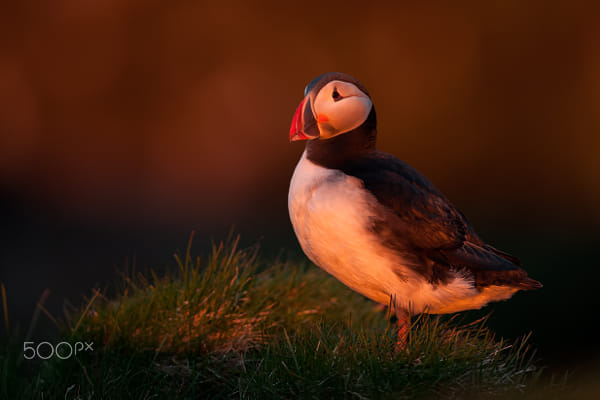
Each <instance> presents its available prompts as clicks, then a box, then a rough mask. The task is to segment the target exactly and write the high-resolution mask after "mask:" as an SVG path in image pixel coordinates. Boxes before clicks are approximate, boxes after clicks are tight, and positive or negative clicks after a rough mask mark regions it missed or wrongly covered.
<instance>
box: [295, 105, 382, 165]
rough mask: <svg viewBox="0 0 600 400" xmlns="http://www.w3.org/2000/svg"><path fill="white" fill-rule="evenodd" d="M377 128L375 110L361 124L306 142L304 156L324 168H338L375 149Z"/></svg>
mask: <svg viewBox="0 0 600 400" xmlns="http://www.w3.org/2000/svg"><path fill="white" fill-rule="evenodd" d="M376 139H377V128H376V121H375V110H372V111H371V113H370V114H369V117H368V118H367V120H366V121H365V123H363V124H362V125H361V126H359V127H358V128H356V129H353V130H351V131H349V132H345V133H342V134H339V135H337V136H334V137H332V138H330V139H325V140H321V139H314V140H309V141H308V143H306V157H307V158H308V159H309V160H310V161H312V162H313V163H315V164H317V165H320V166H322V167H325V168H334V169H339V168H340V167H341V166H342V165H344V164H345V163H346V162H348V161H350V160H352V159H354V158H356V157H359V156H361V155H364V154H367V153H370V152H373V151H375V141H376Z"/></svg>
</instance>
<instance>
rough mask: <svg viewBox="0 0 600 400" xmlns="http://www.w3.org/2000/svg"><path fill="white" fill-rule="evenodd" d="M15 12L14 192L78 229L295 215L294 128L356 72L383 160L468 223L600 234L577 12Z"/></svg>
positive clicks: (599, 56)
mask: <svg viewBox="0 0 600 400" xmlns="http://www.w3.org/2000/svg"><path fill="white" fill-rule="evenodd" d="M3 7H4V8H5V10H6V9H8V10H6V11H5V12H2V13H1V15H0V26H1V27H0V32H1V35H0V37H1V39H0V43H1V47H0V185H1V186H0V187H1V188H2V189H3V191H7V192H9V193H16V194H18V196H21V197H23V198H26V199H33V200H35V201H36V202H38V203H39V204H43V205H44V207H50V208H51V209H53V210H58V211H61V210H62V212H64V214H65V215H67V216H68V217H69V218H77V219H82V220H85V221H87V220H89V221H92V222H93V221H95V222H97V223H102V224H106V223H112V222H114V221H126V222H127V221H128V222H130V223H132V224H133V223H142V224H143V223H148V221H149V220H150V221H152V223H160V224H178V225H180V224H183V225H185V224H189V225H197V224H200V223H206V224H208V225H210V226H218V225H231V224H233V223H236V224H240V223H241V224H243V223H244V221H254V222H256V223H259V224H260V219H258V218H256V215H257V214H259V215H260V214H264V215H268V217H269V218H268V219H269V220H270V221H272V220H273V217H276V218H279V219H282V218H283V219H284V218H285V206H286V190H287V184H288V182H289V177H290V175H291V172H292V170H293V167H294V165H295V162H296V160H297V158H298V156H299V153H300V151H301V145H299V144H289V143H288V142H287V140H288V138H287V131H288V127H289V124H290V121H291V116H292V114H293V112H294V110H295V107H296V105H297V103H298V102H299V101H300V99H301V97H302V91H303V88H304V85H305V84H306V83H308V81H310V80H311V79H312V78H313V77H314V76H316V75H318V74H320V73H323V72H327V71H331V70H339V71H343V72H347V73H350V74H352V75H355V76H356V77H358V78H359V79H360V80H361V81H363V83H364V84H365V85H366V86H367V87H368V88H369V90H370V92H371V94H372V96H373V98H374V101H375V105H376V108H377V111H378V117H379V121H380V136H379V137H380V140H379V148H380V149H383V150H385V151H388V152H391V153H393V154H395V155H397V156H399V157H400V158H403V159H404V160H406V161H408V162H409V163H411V164H412V165H414V166H415V167H416V168H417V169H419V170H421V171H422V172H423V173H425V174H426V175H427V176H428V177H430V179H431V180H432V181H433V182H434V183H435V184H436V185H438V186H439V187H440V188H441V189H442V190H443V191H444V192H446V194H447V195H448V196H449V197H450V199H452V200H453V201H454V202H455V203H457V205H458V206H459V207H460V208H462V209H464V210H465V212H466V213H467V214H474V215H475V218H481V219H482V220H484V221H489V222H501V221H506V219H507V218H508V219H509V221H510V220H511V219H514V221H523V224H533V225H538V224H546V223H548V222H550V223H551V224H552V225H554V224H557V223H558V224H568V225H570V226H571V225H572V224H577V223H580V224H588V223H590V222H593V223H595V224H597V223H599V222H600V211H599V208H598V207H597V205H598V204H599V203H600V112H599V110H600V73H599V72H598V71H600V51H599V50H598V49H599V48H600V42H599V38H600V25H599V24H598V23H597V20H596V18H595V16H594V13H593V12H591V10H589V9H586V8H585V7H583V6H582V7H579V6H577V5H576V4H575V3H568V4H562V5H559V4H554V3H552V2H551V3H549V2H545V1H537V2H527V3H522V2H516V1H515V2H501V4H492V3H482V4H479V3H477V2H475V3H474V5H471V6H470V7H464V8H460V7H456V6H455V5H453V4H449V5H446V6H444V5H428V4H421V3H413V4H411V3H408V4H407V3H406V2H383V3H379V2H373V3H369V4H367V3H364V2H338V3H337V4H331V3H330V4H327V5H325V4H321V3H320V2H315V3H313V4H309V2H303V3H302V7H298V5H295V6H293V5H291V3H290V4H288V3H285V2H271V3H263V4H262V5H250V4H249V3H248V2H243V1H237V2H235V1H234V2H216V3H215V2H210V3H207V2H197V1H180V2H157V1H152V2H148V1H105V2H93V1H86V2H81V1H66V0H63V1H53V2H46V3H42V4H21V3H16V4H10V5H4V6H3ZM278 222H281V223H287V221H278ZM257 235H260V232H257Z"/></svg>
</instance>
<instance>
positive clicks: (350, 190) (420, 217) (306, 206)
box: [288, 72, 542, 346]
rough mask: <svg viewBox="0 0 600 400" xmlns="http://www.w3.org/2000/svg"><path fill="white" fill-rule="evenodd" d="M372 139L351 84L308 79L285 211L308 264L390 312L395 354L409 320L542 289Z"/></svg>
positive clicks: (373, 129) (363, 93) (372, 123)
mask: <svg viewBox="0 0 600 400" xmlns="http://www.w3.org/2000/svg"><path fill="white" fill-rule="evenodd" d="M376 138H377V120H376V116H375V108H374V106H373V102H372V100H371V97H370V95H369V92H368V91H367V89H366V88H365V87H364V86H363V85H362V84H361V83H360V82H359V81H358V80H357V79H355V78H354V77H352V76H350V75H347V74H344V73H339V72H330V73H326V74H323V75H320V76H318V77H316V78H315V79H313V80H312V81H311V82H310V83H309V84H308V86H306V89H305V91H304V99H303V100H302V102H301V103H300V105H299V106H298V108H297V109H296V112H295V114H294V117H293V119H292V126H291V129H290V141H297V140H306V148H305V150H304V152H303V154H302V156H301V158H300V161H299V162H298V165H297V166H296V169H295V171H294V174H293V176H292V179H291V183H290V189H289V194H288V208H289V214H290V219H291V222H292V225H293V228H294V232H295V234H296V236H297V238H298V241H299V242H300V246H301V247H302V249H303V251H304V253H305V254H306V255H307V256H308V258H309V259H310V260H311V261H312V262H313V263H314V264H316V265H317V266H319V267H321V268H322V269H324V270H325V271H327V272H328V273H330V274H331V275H333V276H334V277H336V278H337V279H338V280H340V281H341V282H342V283H344V284H345V285H346V286H348V287H350V288H351V289H353V290H355V291H357V292H358V293H361V294H362V295H364V296H366V297H368V298H370V299H372V300H374V301H376V302H378V303H381V304H383V305H386V306H387V305H391V306H392V307H393V308H394V310H395V313H396V315H397V318H398V328H399V332H398V334H399V339H398V343H399V345H401V346H402V345H403V344H404V343H405V340H406V335H407V333H408V329H409V327H410V321H411V317H412V316H413V315H416V314H420V313H430V314H445V313H454V312H459V311H464V310H469V309H479V308H481V307H483V306H484V305H486V304H487V303H489V302H491V301H498V300H506V299H508V298H510V297H511V296H512V295H513V294H514V293H515V292H516V291H518V290H530V289H536V288H540V287H541V286H542V284H541V283H540V282H538V281H536V280H534V279H531V278H529V277H528V276H527V273H526V272H525V271H524V270H523V269H521V268H520V266H521V263H520V261H519V259H518V258H516V257H514V256H512V255H510V254H507V253H505V252H503V251H500V250H498V249H495V248H494V247H492V246H490V245H488V244H486V243H485V242H483V241H482V240H481V239H480V238H479V236H478V235H477V234H476V233H475V231H474V230H473V228H472V227H471V225H470V224H469V222H468V221H467V219H466V217H465V216H464V215H463V214H462V213H461V212H460V211H459V210H458V209H457V208H456V207H454V206H453V205H452V203H450V201H449V200H448V199H447V198H446V196H444V195H443V194H442V193H441V192H440V191H439V190H438V189H437V188H436V187H435V186H434V185H433V184H432V183H431V182H430V181H429V180H428V179H427V178H425V176H423V175H422V174H421V173H419V172H418V171H417V170H415V169H414V168H412V167H411V166H410V165H408V164H407V163H405V162H404V161H402V160H400V159H398V158H396V157H394V156H393V155H390V154H387V153H384V152H382V151H378V150H376V147H375V142H376Z"/></svg>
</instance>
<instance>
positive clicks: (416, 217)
mask: <svg viewBox="0 0 600 400" xmlns="http://www.w3.org/2000/svg"><path fill="white" fill-rule="evenodd" d="M343 171H344V172H345V173H347V174H349V175H352V176H355V177H357V178H358V179H360V180H362V181H363V184H364V186H365V189H367V190H368V191H369V192H371V194H372V195H373V196H375V198H376V199H377V202H378V203H379V204H377V205H375V206H374V207H375V208H376V209H377V212H378V213H379V214H382V215H381V217H382V218H381V220H380V221H376V222H375V224H376V226H375V229H376V230H378V231H379V232H378V233H379V234H380V235H381V234H383V236H388V235H392V236H397V237H396V238H393V237H391V238H388V239H389V240H392V241H394V240H397V241H398V242H399V243H405V244H406V245H410V246H411V247H413V248H417V249H422V250H439V249H448V250H449V249H456V248H459V247H460V246H461V245H462V244H463V243H464V242H465V240H466V239H472V240H473V241H474V242H476V243H480V242H481V241H480V239H479V238H478V237H477V235H476V234H475V233H474V232H473V230H472V228H471V227H470V226H469V224H468V222H467V221H466V219H465V218H464V217H463V215H462V214H461V213H460V212H459V211H458V210H457V209H456V208H455V207H454V206H453V205H452V204H451V203H450V202H449V201H448V200H447V199H446V197H445V196H444V195H443V194H442V193H441V192H440V191H439V190H438V189H437V188H435V186H433V184H431V182H429V181H428V180H427V178H425V177H424V176H423V175H422V174H420V173H419V172H418V171H416V170H415V169H414V168H412V167H411V166H410V165H408V164H406V163H405V162H403V161H401V160H399V159H398V158H396V157H394V156H391V155H389V154H386V153H382V152H376V153H374V154H371V155H368V156H365V157H361V158H357V159H355V160H354V161H353V162H352V163H351V164H348V165H346V166H344V168H343Z"/></svg>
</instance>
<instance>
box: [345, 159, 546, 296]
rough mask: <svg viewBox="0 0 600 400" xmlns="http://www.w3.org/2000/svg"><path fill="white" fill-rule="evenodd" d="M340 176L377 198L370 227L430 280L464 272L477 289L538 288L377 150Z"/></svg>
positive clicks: (414, 175) (423, 182)
mask: <svg viewBox="0 0 600 400" xmlns="http://www.w3.org/2000/svg"><path fill="white" fill-rule="evenodd" d="M344 172H345V173H348V174H350V175H353V176H355V177H357V178H359V179H361V180H362V181H363V184H364V186H365V188H366V189H367V190H369V191H370V192H371V194H373V196H374V197H375V198H376V199H377V204H376V205H374V206H373V207H374V210H375V212H376V214H377V215H378V218H375V219H374V221H373V229H374V230H375V231H376V232H377V234H378V235H379V237H380V238H381V239H382V241H383V242H384V244H385V245H387V246H389V247H391V248H394V249H396V250H399V251H400V252H402V253H405V254H406V253H408V254H419V255H420V259H418V260H415V268H417V269H419V272H421V273H422V274H423V275H425V276H427V277H428V278H429V280H430V281H432V282H435V281H443V280H444V277H445V276H447V273H448V271H449V270H466V271H468V272H470V273H471V274H472V276H473V278H474V281H475V284H476V285H477V286H489V285H494V284H501V285H510V286H515V287H520V288H524V289H525V288H529V289H531V288H535V287H540V284H539V282H537V281H534V280H533V279H530V278H528V277H527V274H526V273H525V271H523V270H522V269H521V268H519V266H520V262H519V260H518V259H517V258H516V257H513V256H511V255H509V254H507V253H504V252H502V251H500V250H497V249H495V248H493V247H492V246H489V245H487V244H485V243H484V242H483V241H482V240H481V239H480V238H479V237H478V236H477V234H476V233H475V231H474V230H473V228H472V227H471V226H470V225H469V223H468V221H467V220H466V218H465V217H464V215H463V214H462V213H461V212H460V211H458V210H457V209H456V208H455V207H454V206H453V205H452V203H450V201H449V200H448V199H447V198H446V197H445V196H444V195H443V194H442V193H441V192H440V191H439V190H438V189H437V188H436V187H435V186H433V184H432V183H431V182H429V181H428V180H427V178H425V177H424V176H423V175H422V174H420V173H419V172H418V171H416V170H415V169H414V168H412V167H411V166H410V165H408V164H406V163H404V162H403V161H401V160H399V159H397V158H396V157H393V156H391V155H388V154H385V153H380V152H378V153H375V154H374V155H370V156H368V158H362V159H357V160H356V161H355V162H354V163H353V164H351V165H348V166H346V167H345V168H344Z"/></svg>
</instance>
